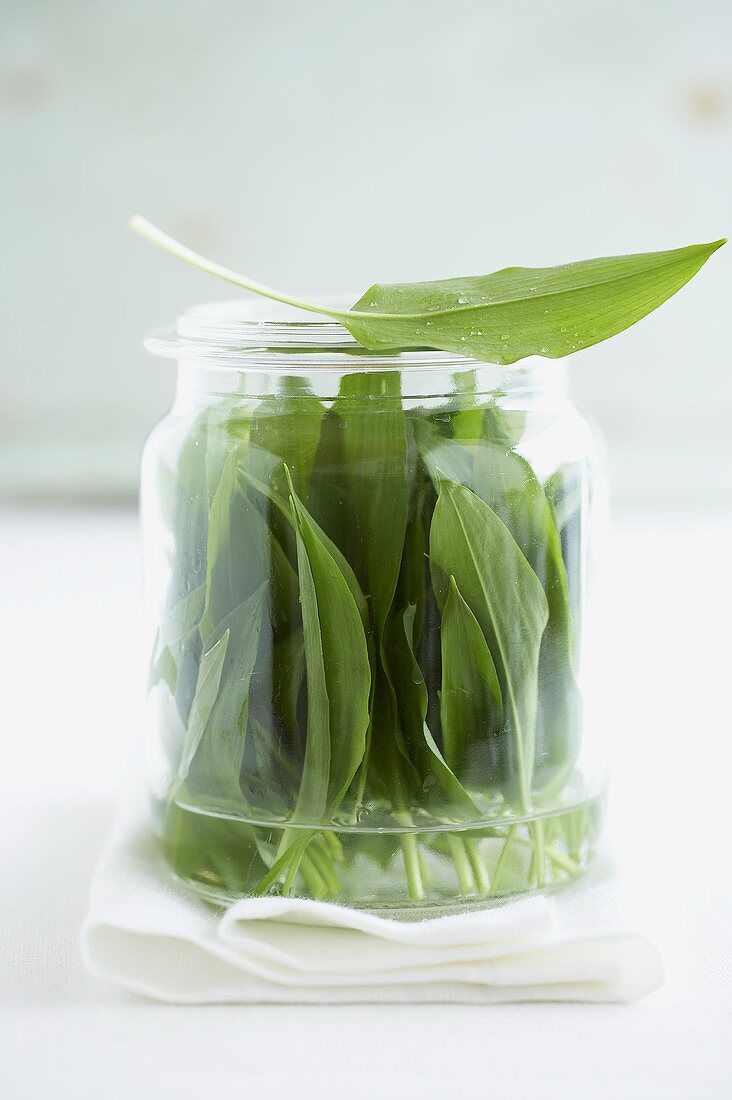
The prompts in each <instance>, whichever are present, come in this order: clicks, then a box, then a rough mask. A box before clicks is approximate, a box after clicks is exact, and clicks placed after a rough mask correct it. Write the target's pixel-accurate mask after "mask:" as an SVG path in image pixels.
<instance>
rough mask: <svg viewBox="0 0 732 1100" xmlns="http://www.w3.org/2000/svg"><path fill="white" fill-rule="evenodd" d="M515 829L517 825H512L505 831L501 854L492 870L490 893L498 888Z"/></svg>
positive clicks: (493, 892)
mask: <svg viewBox="0 0 732 1100" xmlns="http://www.w3.org/2000/svg"><path fill="white" fill-rule="evenodd" d="M517 829H518V825H512V826H511V827H510V829H509V830H508V832H507V833H506V839H505V840H504V842H503V848H502V849H501V854H500V856H499V857H498V862H497V863H496V868H495V870H494V872H493V882H492V883H491V889H490V892H491V894H495V893H496V892H497V890H498V880H499V878H500V877H501V872H502V871H503V868H504V867H505V865H506V859H507V857H508V852H509V849H510V847H511V845H512V844H513V839H514V837H515V836H516V830H517Z"/></svg>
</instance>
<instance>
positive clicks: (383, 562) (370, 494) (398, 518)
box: [334, 371, 409, 636]
mask: <svg viewBox="0 0 732 1100" xmlns="http://www.w3.org/2000/svg"><path fill="white" fill-rule="evenodd" d="M334 409H335V412H336V413H337V415H338V417H339V420H340V423H341V425H342V427H341V445H342V460H343V462H344V463H345V466H346V470H347V477H348V480H347V504H346V507H347V510H348V517H349V528H350V530H349V532H348V539H349V545H350V549H351V553H350V554H349V555H348V556H349V558H350V560H351V561H352V562H356V563H358V564H359V565H360V566H361V568H362V575H361V576H360V577H359V581H360V583H361V587H362V588H363V590H364V592H365V593H366V595H367V597H369V598H370V602H371V607H372V609H373V617H374V622H375V625H376V629H377V632H378V634H379V636H381V635H382V634H383V631H384V624H385V622H386V616H387V615H388V613H389V609H390V607H391V603H392V600H393V598H394V590H395V588H396V583H397V577H398V576H399V569H400V566H401V560H402V549H403V547H404V536H405V532H406V528H407V513H408V508H409V486H408V480H407V434H406V420H405V416H404V412H403V409H402V401H401V385H400V379H399V375H398V374H396V373H394V372H391V373H385V374H375V373H373V372H370V371H363V372H361V373H358V374H356V373H354V374H347V375H346V376H345V377H344V378H343V379H342V381H341V385H340V390H339V394H338V398H337V400H336V401H335V404H334Z"/></svg>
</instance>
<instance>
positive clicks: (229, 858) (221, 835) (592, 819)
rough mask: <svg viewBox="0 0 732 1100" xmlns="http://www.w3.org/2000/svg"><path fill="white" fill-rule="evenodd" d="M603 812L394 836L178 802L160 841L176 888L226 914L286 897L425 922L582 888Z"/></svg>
mask: <svg viewBox="0 0 732 1100" xmlns="http://www.w3.org/2000/svg"><path fill="white" fill-rule="evenodd" d="M602 808H603V799H602V796H598V797H595V798H592V799H590V800H587V801H586V802H583V803H582V804H580V805H578V806H573V807H572V808H571V809H562V810H559V811H557V812H555V813H543V814H541V815H537V816H536V817H534V818H529V819H525V820H522V821H520V822H515V823H512V822H511V821H501V822H500V823H495V824H491V825H488V824H485V825H482V826H481V827H480V828H475V827H474V828H470V829H464V828H446V827H436V828H435V829H434V830H430V831H424V830H419V831H417V830H403V831H400V832H396V831H378V830H375V829H371V830H360V831H359V830H354V829H349V830H345V829H344V830H337V829H335V828H329V829H320V830H317V831H315V830H312V831H307V830H303V829H302V828H299V827H287V826H285V827H283V826H278V827H273V826H272V825H271V824H267V825H264V824H253V823H252V822H249V821H243V820H241V819H237V818H234V817H228V816H227V817H222V816H220V815H214V814H211V813H205V812H201V811H194V810H192V809H190V808H189V807H181V806H179V805H177V804H171V805H170V806H168V807H167V810H166V811H165V814H164V815H163V816H162V819H161V826H160V840H161V845H162V849H163V852H164V854H165V857H166V859H167V861H168V863H169V865H170V867H171V870H172V871H173V873H174V874H175V876H176V878H177V879H178V881H180V882H182V883H184V884H185V886H186V887H187V888H189V889H191V890H193V891H194V892H195V893H196V894H197V896H198V897H200V898H202V899H203V900H205V901H206V902H209V903H211V904H213V905H216V906H218V907H225V906H228V905H231V904H233V903H234V902H236V901H239V900H241V899H242V898H246V897H253V896H261V895H273V894H275V895H277V894H279V895H285V896H290V897H300V898H309V899H315V900H320V901H330V902H335V903H338V904H341V905H346V906H349V907H351V908H355V909H365V910H368V911H370V912H373V913H375V914H377V915H382V916H388V917H391V918H393V919H403V920H418V919H420V918H424V917H436V916H443V915H448V914H452V913H457V912H464V911H466V910H476V909H483V908H488V907H491V906H494V905H500V904H502V903H503V902H504V901H506V900H507V899H508V898H511V897H517V896H522V895H528V894H531V893H536V892H541V893H544V892H546V891H548V890H554V889H556V888H559V887H561V886H562V885H564V884H566V883H568V882H571V881H573V880H575V879H576V878H578V877H579V876H580V875H581V874H582V873H583V872H584V871H585V870H586V869H587V868H588V867H589V865H590V863H591V862H592V859H593V856H594V854H595V850H596V845H597V838H598V836H599V832H600V821H601V816H602Z"/></svg>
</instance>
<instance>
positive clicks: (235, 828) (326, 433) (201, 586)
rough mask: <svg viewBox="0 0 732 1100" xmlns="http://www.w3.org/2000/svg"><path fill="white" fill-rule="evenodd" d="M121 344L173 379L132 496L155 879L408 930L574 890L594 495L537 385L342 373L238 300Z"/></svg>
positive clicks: (295, 334) (586, 741) (337, 351)
mask: <svg viewBox="0 0 732 1100" xmlns="http://www.w3.org/2000/svg"><path fill="white" fill-rule="evenodd" d="M146 346H147V347H148V349H149V350H151V351H152V352H154V353H156V354H158V355H163V356H167V357H172V358H174V359H176V360H177V361H178V386H177V395H176V400H175V405H174V408H173V410H172V412H171V413H170V415H169V416H167V417H166V418H165V419H164V420H163V421H162V423H161V424H159V425H158V426H157V428H155V430H154V431H153V432H152V435H151V436H150V439H149V441H148V443H147V446H146V449H145V454H144V459H143V485H142V514H143V528H144V539H145V558H146V573H147V581H148V592H149V597H150V609H151V613H152V617H153V619H154V627H155V640H154V644H153V651H152V660H151V672H150V689H149V691H150V693H149V703H150V708H149V713H150V723H151V730H150V743H151V745H152V746H153V748H154V750H155V751H154V753H153V763H152V793H153V806H154V816H155V821H156V824H157V829H158V832H159V837H160V841H161V844H162V848H163V851H164V853H165V856H166V858H167V860H168V862H169V864H170V866H171V868H172V869H173V871H174V872H175V874H176V875H177V876H178V877H179V878H180V879H182V880H184V881H185V882H186V883H187V884H189V885H190V886H192V887H193V888H194V889H195V890H196V891H198V893H199V894H201V895H202V896H204V897H206V898H208V899H210V900H212V901H214V902H218V903H226V902H229V901H231V900H233V899H237V898H241V897H243V896H250V895H261V894H267V893H274V892H277V893H282V894H291V895H296V896H302V897H311V898H320V899H328V900H333V901H338V902H342V903H345V904H349V905H355V906H363V907H368V908H371V909H375V910H389V911H394V910H415V911H420V910H424V911H430V912H435V911H438V910H442V911H445V910H448V911H449V910H452V909H455V908H463V907H465V906H468V905H486V904H490V903H491V901H492V900H494V899H500V898H503V897H505V896H507V895H512V894H520V893H524V892H527V891H532V890H542V889H547V888H549V887H553V886H555V885H557V884H559V883H563V882H566V881H568V880H571V879H572V878H573V877H574V876H576V875H577V874H579V873H580V872H581V871H582V870H583V869H584V868H585V867H586V866H587V864H588V862H589V861H590V859H591V858H592V855H593V852H594V849H595V845H596V842H597V838H598V831H599V825H600V817H601V808H602V795H603V784H602V771H601V769H600V768H598V766H597V753H596V746H594V745H593V744H592V742H591V740H590V738H589V735H590V734H591V732H592V730H591V729H586V728H585V727H586V725H587V723H586V721H583V703H582V694H583V691H582V687H583V682H584V679H585V676H586V661H585V659H584V650H585V649H586V648H587V647H586V639H587V637H588V629H587V624H588V619H587V607H588V591H587V589H588V576H589V572H590V550H591V545H592V543H593V541H594V523H595V520H594V518H593V517H594V516H595V515H596V514H597V511H598V499H599V502H600V505H601V504H602V493H598V489H597V476H596V474H597V469H598V462H597V454H598V448H597V444H596V440H595V438H594V435H593V431H592V429H591V428H590V426H589V425H588V423H587V421H586V420H585V419H584V418H583V417H582V415H581V414H580V413H579V412H578V410H577V409H576V408H575V406H574V405H573V404H572V402H571V401H570V399H569V397H568V395H567V390H566V380H565V369H564V367H563V365H562V364H560V363H558V362H556V361H547V360H543V359H535V360H524V361H523V362H521V363H518V364H516V365H514V366H510V367H501V366H495V365H489V364H484V363H478V362H476V361H474V360H471V359H466V358H463V357H460V356H456V355H453V354H447V353H444V352H437V351H429V350H425V351H411V352H402V353H399V352H394V353H393V354H389V355H385V354H383V353H372V352H367V351H366V350H364V349H363V348H361V347H360V346H359V345H358V344H356V343H355V341H354V340H353V339H352V338H351V337H350V335H349V334H348V333H347V332H346V331H345V330H344V329H343V328H341V327H340V326H339V325H337V324H334V323H333V322H331V321H327V320H323V319H321V318H319V317H317V316H314V315H312V314H298V313H296V312H295V311H293V310H288V309H285V308H284V307H280V306H276V305H273V304H271V303H265V304H262V303H259V302H254V303H248V302H247V303H242V302H236V301H234V302H231V301H230V302H224V303H216V304H212V305H206V306H199V307H197V308H195V309H193V310H190V311H189V312H187V313H186V314H184V315H182V316H181V317H180V318H179V319H178V323H177V326H176V327H175V329H171V330H164V331H162V332H158V333H155V334H153V336H151V337H150V338H149V339H148V341H147V344H146ZM600 510H602V509H601V508H600Z"/></svg>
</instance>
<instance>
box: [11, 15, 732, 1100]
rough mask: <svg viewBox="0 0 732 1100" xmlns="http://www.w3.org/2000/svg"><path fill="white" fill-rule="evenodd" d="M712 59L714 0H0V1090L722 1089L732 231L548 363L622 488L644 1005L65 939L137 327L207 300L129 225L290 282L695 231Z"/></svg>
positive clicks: (702, 200) (134, 666)
mask: <svg viewBox="0 0 732 1100" xmlns="http://www.w3.org/2000/svg"><path fill="white" fill-rule="evenodd" d="M731 57H732V0H683V2H682V0H633V2H628V3H626V2H620V0H614V2H609V0H582V2H577V3H569V2H568V0H533V2H528V0H523V2H522V0H449V2H442V3H437V2H434V0H360V2H359V3H355V2H352V0H300V2H299V3H298V2H294V0H288V2H284V0H257V2H254V0H117V2H115V3H112V2H111V0H0V151H1V154H2V161H1V162H0V270H1V271H2V286H0V333H1V334H2V343H1V344H0V623H1V624H2V626H1V628H0V700H1V703H2V706H1V709H0V715H1V716H2V717H1V721H0V753H1V754H2V757H1V759H2V766H1V767H0V835H1V836H2V837H3V844H2V845H0V883H2V889H0V1094H2V1098H3V1100H6V1097H7V1100H38V1098H39V1097H49V1098H53V1100H57V1098H58V1100H66V1098H68V1100H100V1098H103V1100H129V1098H130V1097H134V1098H136V1100H153V1098H154V1100H205V1098H207V1097H209V1096H219V1095H221V1096H226V1097H228V1096H236V1097H238V1096H245V1097H248V1096H250V1095H255V1096H260V1095H261V1096H263V1097H267V1098H272V1100H279V1098H280V1097H282V1098H286V1100H291V1098H292V1097H294V1096H297V1097H301V1098H302V1100H309V1098H310V1097H314V1098H318V1100H322V1098H323V1097H325V1096H330V1095H344V1096H347V1097H348V1098H349V1100H361V1098H364V1100H366V1098H369V1100H372V1098H373V1097H379V1098H383V1100H392V1098H395V1100H412V1098H414V1100H431V1097H432V1096H435V1095H438V1094H439V1095H442V1094H444V1095H455V1096H456V1097H467V1096H471V1097H472V1096H482V1095H483V1094H485V1093H488V1094H489V1095H492V1094H495V1095H496V1096H500V1097H507V1098H509V1097H510V1100H536V1097H537V1096H540V1097H542V1098H543V1100H555V1098H556V1100H587V1098H588V1097H592V1098H593V1100H618V1098H619V1097H623V1100H649V1098H651V1097H656V1096H658V1097H659V1098H662V1100H720V1098H721V1097H723V1096H727V1095H730V1086H731V1085H732V1077H731V1074H732V1063H731V1062H730V1057H729V1035H730V1034H731V1033H732V997H731V995H730V994H731V990H730V980H729V978H730V974H732V877H731V876H730V861H729V852H728V850H729V844H728V842H725V841H724V837H725V836H726V835H727V833H728V831H729V785H730V784H729V776H730V774H732V736H731V734H732V726H731V723H730V706H729V666H730V640H729V639H730V630H729V621H730V614H731V612H732V573H731V572H730V564H729V563H730V560H732V369H731V365H730V353H729V350H728V348H729V346H730V343H731V342H732V340H731V337H730V323H729V318H730V301H731V300H732V245H729V246H728V247H727V248H726V249H723V250H722V251H721V252H720V253H718V254H717V255H715V256H714V257H713V258H712V260H711V261H710V263H709V265H708V266H707V268H705V269H704V270H703V271H702V273H701V274H700V275H699V276H698V277H697V279H695V280H694V282H693V283H692V284H691V285H690V286H689V287H687V288H685V289H684V290H683V291H682V292H681V293H680V294H679V296H678V297H677V298H676V299H674V300H673V301H672V302H670V303H669V304H668V305H667V306H664V307H663V309H661V310H660V311H659V312H658V313H657V314H655V315H654V316H653V317H650V318H648V319H647V320H646V321H643V322H641V324H640V325H638V326H637V327H636V328H634V329H632V330H631V331H629V332H627V333H625V334H623V335H621V336H620V337H618V338H616V339H614V340H612V341H610V342H608V343H606V344H604V345H601V346H599V347H598V348H595V349H590V350H589V351H586V352H584V353H582V355H580V356H578V357H577V360H576V363H575V364H574V365H573V368H572V371H573V377H574V382H575V387H576V390H577V392H578V394H579V396H580V397H581V399H582V401H583V403H584V404H585V405H586V406H587V407H588V408H589V409H590V411H591V413H592V414H594V416H595V418H596V419H597V420H599V421H600V423H601V424H602V427H603V429H604V431H605V434H606V436H607V437H608V441H609V454H610V464H611V474H612V485H613V492H614V500H615V513H614V523H613V525H612V529H611V534H610V537H609V539H608V541H607V546H606V548H605V550H606V557H607V563H608V570H607V573H606V578H607V579H606V581H605V583H604V585H603V594H604V597H605V601H606V603H607V606H608V609H609V616H608V620H607V623H606V628H605V630H604V632H603V642H602V651H601V653H600V654H599V657H600V658H601V659H600V661H599V665H600V667H602V669H603V675H604V683H605V687H606V689H607V697H608V703H607V708H606V711H607V712H606V715H605V725H606V727H607V729H608V731H609V737H608V748H609V750H610V755H611V759H612V762H613V776H612V781H611V797H610V818H609V823H608V828H607V836H608V840H609V843H610V845H611V847H613V848H614V849H615V853H616V856H617V859H618V863H619V865H620V867H621V868H622V878H623V881H624V883H625V886H626V890H627V894H628V900H629V902H630V903H631V912H632V913H633V920H634V922H635V923H634V927H636V928H637V929H638V930H641V931H645V932H646V933H647V934H648V935H649V936H650V937H651V938H652V939H653V940H654V942H655V943H656V944H657V945H658V947H659V949H660V950H661V953H662V955H663V958H664V963H665V966H666V971H667V981H666V985H665V986H664V988H663V989H662V990H660V991H659V992H658V993H656V994H654V995H653V996H652V997H649V998H648V999H647V1000H646V1001H643V1002H641V1003H640V1004H637V1005H632V1006H615V1005H597V1006H579V1005H508V1006H492V1007H489V1008H487V1009H485V1010H483V1009H476V1010H471V1009H466V1008H464V1007H463V1008H456V1007H455V1006H440V1005H419V1006H389V1007H388V1008H385V1007H383V1006H358V1007H355V1008H352V1009H345V1010H344V1009H343V1008H322V1009H318V1008H311V1009H308V1008H303V1007H302V1006H286V1007H283V1008H281V1009H280V1008H276V1009H272V1010H267V1009H263V1008H262V1007H261V1006H232V1007H230V1008H222V1009H220V1010H219V1009H209V1008H206V1007H198V1008H191V1009H177V1008H174V1007H170V1006H161V1005H155V1004H150V1003H144V1002H142V1001H141V1000H139V999H136V998H133V997H132V996H128V995H125V994H122V993H121V992H119V991H117V990H115V989H114V988H113V987H111V986H108V985H105V984H104V983H101V982H98V981H95V980H93V979H92V978H91V977H90V976H89V975H88V974H86V973H85V971H84V970H83V967H82V964H81V960H80V957H79V948H78V932H79V926H80V924H81V921H82V919H83V916H84V912H85V909H86V905H87V896H88V887H89V881H90V878H91V875H92V872H93V867H94V864H95V863H96V861H97V859H98V858H99V853H100V851H101V848H102V845H103V844H104V842H105V838H106V836H107V835H108V832H109V828H110V825H111V821H112V818H113V813H114V803H115V799H116V797H117V792H118V789H119V785H120V777H121V776H122V774H123V771H124V768H125V761H126V760H127V758H128V756H129V753H130V746H131V744H132V743H133V742H134V741H135V740H136V739H137V737H138V735H139V731H140V729H141V726H142V721H141V713H142V703H143V683H144V665H145V659H146V650H147V645H146V642H145V641H144V640H143V638H144V632H143V617H142V612H141V569H140V547H139V532H138V527H137V521H136V516H135V512H134V510H133V508H132V507H131V505H132V504H133V503H134V497H135V492H136V482H137V466H138V460H139V453H140V449H141V447H142V443H143V440H144V437H145V435H146V433H147V431H148V430H149V428H150V427H151V426H152V424H153V423H154V422H155V421H156V419H158V418H159V417H160V416H161V415H163V413H164V411H165V410H166V407H167V406H169V404H170V402H171V398H172V392H173V370H172V367H171V365H170V364H169V363H165V362H162V361H159V360H158V361H156V360H153V359H150V358H149V357H147V356H146V355H145V354H144V353H143V351H142V348H141V339H142V336H143V334H144V333H145V332H146V331H147V330H148V329H149V328H151V327H152V326H154V325H158V324H162V323H165V322H168V321H170V320H172V318H173V317H174V315H175V313H176V312H177V311H178V310H180V309H181V308H184V307H185V306H187V305H189V304H191V303H193V302H195V301H201V300H206V299H212V298H217V297H224V296H226V295H227V293H228V291H227V289H226V288H225V287H223V286H220V285H219V284H217V283H216V282H215V281H214V280H210V279H207V278H206V277H204V276H202V275H200V274H198V273H196V272H193V271H191V270H190V269H187V268H184V267H182V266H178V265H177V264H176V263H175V262H174V261H173V260H172V259H170V258H169V257H166V256H163V255H161V254H158V253H157V252H156V251H155V250H154V249H153V248H152V247H151V246H149V245H147V244H146V243H145V242H142V241H140V240H139V239H138V238H136V237H133V236H132V235H131V234H129V233H128V232H127V231H126V229H125V223H126V220H127V218H128V216H129V214H130V213H131V212H133V211H135V210H139V211H141V212H142V213H144V214H145V215H146V216H147V217H149V218H151V219H152V220H154V221H158V222H159V223H160V224H161V225H162V226H163V227H165V228H166V229H168V230H169V231H170V232H172V233H174V234H177V235H180V236H181V237H183V238H184V239H186V240H188V241H190V243H191V244H193V245H194V246H197V247H198V248H199V249H201V250H203V251H205V252H209V253H211V254H212V255H213V256H214V257H216V258H220V259H221V260H223V261H225V262H228V263H230V264H232V265H234V266H240V267H241V268H242V269H244V270H247V271H248V272H249V273H251V274H252V275H253V276H255V277H257V278H259V279H260V280H263V281H266V282H271V283H274V284H275V285H280V286H282V287H283V288H284V289H302V290H308V289H309V290H311V291H312V292H318V291H328V290H333V291H335V290H338V289H340V288H341V287H342V288H353V289H354V290H355V291H357V292H358V290H359V289H365V287H366V286H367V285H368V284H369V283H370V282H372V281H373V280H374V279H384V280H390V279H394V280H398V279H419V278H431V277H443V276H447V275H454V274H470V273H479V272H486V271H490V270H493V269H495V268H498V267H500V266H503V265H506V264H528V265H535V264H536V265H539V264H551V263H559V262H563V261H567V260H572V259H579V258H583V257H587V256H592V255H602V254H607V253H614V252H625V251H634V250H636V251H638V250H646V249H661V248H670V247H674V246H677V245H682V244H686V243H690V242H694V241H706V240H714V239H717V238H719V237H720V236H724V235H726V234H728V233H729V232H730V230H732V61H731V60H730V58H731ZM119 505H123V506H122V507H120V506H119Z"/></svg>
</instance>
